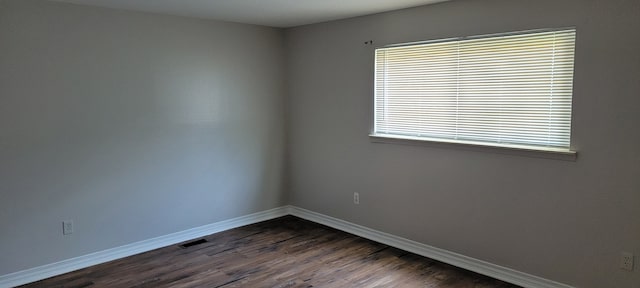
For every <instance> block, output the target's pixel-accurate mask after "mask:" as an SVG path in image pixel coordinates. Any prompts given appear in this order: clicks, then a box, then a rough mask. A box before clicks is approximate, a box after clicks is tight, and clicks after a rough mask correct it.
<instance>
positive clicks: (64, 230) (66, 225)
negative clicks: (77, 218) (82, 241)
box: [62, 221, 73, 235]
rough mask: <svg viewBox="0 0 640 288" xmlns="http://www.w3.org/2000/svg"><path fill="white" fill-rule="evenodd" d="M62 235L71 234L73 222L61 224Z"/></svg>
mask: <svg viewBox="0 0 640 288" xmlns="http://www.w3.org/2000/svg"><path fill="white" fill-rule="evenodd" d="M62 234H63V235H69V234H73V221H63V222H62Z"/></svg>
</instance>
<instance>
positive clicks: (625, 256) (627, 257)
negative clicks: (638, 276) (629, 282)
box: [620, 252, 633, 271]
mask: <svg viewBox="0 0 640 288" xmlns="http://www.w3.org/2000/svg"><path fill="white" fill-rule="evenodd" d="M620 268H621V269H624V270H629V271H631V270H633V254H631V253H629V252H622V253H620Z"/></svg>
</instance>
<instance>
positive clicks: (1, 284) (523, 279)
mask: <svg viewBox="0 0 640 288" xmlns="http://www.w3.org/2000/svg"><path fill="white" fill-rule="evenodd" d="M285 215H293V216H296V217H300V218H303V219H307V220H310V221H313V222H316V223H319V224H322V225H326V226H329V227H332V228H335V229H338V230H342V231H345V232H348V233H351V234H354V235H357V236H360V237H363V238H367V239H369V240H373V241H376V242H379V243H382V244H386V245H389V246H392V247H395V248H398V249H402V250H405V251H408V252H412V253H415V254H418V255H422V256H425V257H428V258H431V259H435V260H438V261H441V262H444V263H447V264H451V265H453V266H456V267H460V268H463V269H467V270H470V271H473V272H476V273H480V274H483V275H486V276H489V277H493V278H496V279H500V280H503V281H506V282H509V283H513V284H516V285H520V286H522V287H525V288H574V287H572V286H569V285H565V284H562V283H558V282H554V281H551V280H547V279H544V278H541V277H537V276H534V275H531V274H527V273H523V272H519V271H516V270H513V269H509V268H506V267H502V266H498V265H495V264H491V263H488V262H485V261H482V260H478V259H474V258H471V257H467V256H464V255H460V254H457V253H454V252H451V251H447V250H443V249H440V248H436V247H433V246H429V245H426V244H422V243H418V242H415V241H412V240H409V239H405V238H402V237H398V236H395V235H391V234H388V233H384V232H380V231H377V230H373V229H370V228H367V227H364V226H360V225H357V224H354V223H351V222H347V221H344V220H341V219H337V218H333V217H331V216H327V215H324V214H320V213H317V212H313V211H309V210H306V209H302V208H299V207H295V206H283V207H279V208H274V209H271V210H267V211H262V212H258V213H254V214H249V215H246V216H242V217H238V218H233V219H229V220H224V221H220V222H217V223H213V224H209V225H205V226H201V227H196V228H193V229H189V230H185V231H181V232H177V233H173V234H169V235H165V236H160V237H157V238H153V239H148V240H144V241H140V242H135V243H132V244H128V245H124V246H120V247H116V248H112V249H107V250H104V251H100V252H96V253H92V254H87V255H84V256H80V257H76V258H72V259H68V260H64V261H60V262H56V263H51V264H47V265H43V266H39V267H35V268H31V269H27V270H23V271H19V272H15V273H11V274H7V275H2V276H0V288H10V287H15V286H19V285H23V284H27V283H31V282H35V281H38V280H42V279H46V278H49V277H53V276H56V275H61V274H64V273H68V272H71V271H75V270H78V269H82V268H86V267H90V266H93V265H97V264H101V263H105V262H108V261H112V260H116V259H120V258H124V257H128V256H131V255H135V254H139V253H144V252H147V251H151V250H154V249H157V248H162V247H165V246H169V245H175V244H177V243H181V242H184V241H188V240H191V239H194V238H199V237H203V236H207V235H210V234H213V233H218V232H222V231H225V230H229V229H233V228H237V227H240V226H244V225H249V224H253V223H257V222H261V221H265V220H269V219H273V218H277V217H281V216H285Z"/></svg>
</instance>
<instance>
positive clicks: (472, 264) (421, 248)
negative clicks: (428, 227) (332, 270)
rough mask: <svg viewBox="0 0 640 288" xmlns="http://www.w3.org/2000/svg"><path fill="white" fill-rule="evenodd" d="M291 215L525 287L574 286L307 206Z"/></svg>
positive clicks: (294, 210) (289, 208)
mask: <svg viewBox="0 0 640 288" xmlns="http://www.w3.org/2000/svg"><path fill="white" fill-rule="evenodd" d="M287 210H288V212H289V214H291V215H293V216H296V217H300V218H303V219H306V220H309V221H312V222H315V223H319V224H322V225H326V226H329V227H332V228H335V229H338V230H342V231H345V232H348V233H351V234H354V235H357V236H360V237H363V238H366V239H369V240H373V241H376V242H379V243H382V244H386V245H389V246H392V247H395V248H398V249H402V250H404V251H408V252H411V253H415V254H418V255H422V256H425V257H428V258H431V259H434V260H438V261H441V262H444V263H447V264H451V265H453V266H456V267H460V268H463V269H467V270H470V271H473V272H476V273H479V274H482V275H486V276H489V277H493V278H496V279H500V280H503V281H505V282H509V283H512V284H515V285H519V286H522V287H525V288H573V287H572V286H569V285H566V284H562V283H558V282H555V281H551V280H548V279H544V278H541V277H538V276H534V275H531V274H527V273H523V272H520V271H516V270H513V269H510V268H506V267H502V266H498V265H495V264H491V263H489V262H485V261H482V260H478V259H474V258H471V257H467V256H464V255H461V254H457V253H454V252H451V251H447V250H444V249H440V248H436V247H433V246H429V245H426V244H422V243H419V242H415V241H412V240H409V239H405V238H402V237H398V236H395V235H391V234H387V233H384V232H380V231H377V230H373V229H370V228H367V227H364V226H360V225H357V224H353V223H351V222H347V221H344V220H341V219H337V218H333V217H330V216H327V215H324V214H320V213H317V212H313V211H309V210H306V209H302V208H298V207H295V206H289V207H288V208H287Z"/></svg>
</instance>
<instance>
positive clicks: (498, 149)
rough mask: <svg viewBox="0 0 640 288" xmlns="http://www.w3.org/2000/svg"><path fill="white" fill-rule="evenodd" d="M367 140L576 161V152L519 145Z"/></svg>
mask: <svg viewBox="0 0 640 288" xmlns="http://www.w3.org/2000/svg"><path fill="white" fill-rule="evenodd" d="M369 139H370V140H371V142H373V143H386V144H401V145H417V146H428V147H437V148H457V149H465V150H474V151H481V152H492V153H501V154H510V155H519V156H526V157H536V158H547V159H557V160H565V161H576V158H577V156H578V153H577V152H576V151H571V150H564V149H557V148H531V147H527V146H519V145H507V144H498V143H496V144H486V143H482V142H473V141H458V140H446V139H429V138H418V137H411V136H397V135H384V134H383V135H381V134H370V135H369Z"/></svg>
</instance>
